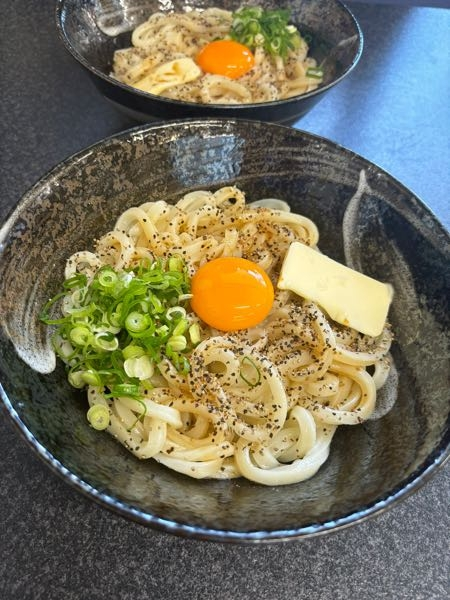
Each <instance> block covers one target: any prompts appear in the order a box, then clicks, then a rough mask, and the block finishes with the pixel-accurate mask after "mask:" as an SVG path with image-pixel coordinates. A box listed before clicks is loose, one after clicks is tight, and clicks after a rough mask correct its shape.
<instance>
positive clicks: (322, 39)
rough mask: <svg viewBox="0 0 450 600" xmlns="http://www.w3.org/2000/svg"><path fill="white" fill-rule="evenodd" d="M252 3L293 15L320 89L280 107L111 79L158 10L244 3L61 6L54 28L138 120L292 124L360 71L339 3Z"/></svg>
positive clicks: (357, 48) (198, 0)
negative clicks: (207, 99) (118, 59)
mask: <svg viewBox="0 0 450 600" xmlns="http://www.w3.org/2000/svg"><path fill="white" fill-rule="evenodd" d="M254 4H257V5H259V6H262V7H264V8H283V7H284V8H286V7H287V8H289V9H290V10H291V18H292V21H293V22H294V23H296V24H297V25H298V27H299V29H300V31H302V32H303V33H307V34H308V35H309V36H310V37H311V38H312V41H311V43H310V54H311V55H312V56H313V57H314V58H316V59H317V61H318V63H322V62H323V69H324V82H323V84H321V85H320V87H319V88H318V89H316V90H314V91H312V92H309V93H307V94H303V95H301V96H296V97H293V98H289V99H287V100H280V101H276V102H263V103H259V104H246V105H244V104H241V105H219V104H217V105H209V104H197V103H192V102H179V101H175V100H170V99H169V98H164V97H162V96H155V95H153V94H149V93H146V92H141V91H139V90H137V89H135V88H132V87H130V86H128V85H125V84H122V83H120V82H118V81H117V80H115V79H114V78H112V77H111V76H110V72H111V65H112V57H113V54H114V51H115V50H117V49H118V48H124V47H127V46H130V45H131V42H130V39H131V31H132V30H133V29H135V28H136V27H137V25H139V24H140V23H142V22H143V21H145V20H146V19H147V18H148V17H149V15H151V14H153V13H154V12H157V11H161V12H165V11H172V10H175V11H177V12H180V11H183V10H185V9H186V8H205V7H207V6H217V7H220V8H224V9H227V10H231V11H233V10H236V9H237V8H238V7H239V6H241V5H242V1H241V0H215V1H214V2H205V0H173V1H171V2H166V1H164V0H87V1H86V0H58V2H57V9H56V22H57V27H58V30H59V33H60V36H61V38H62V41H63V42H64V45H65V47H66V48H67V50H68V51H69V52H70V53H71V54H72V56H73V57H74V58H75V59H76V60H77V61H78V62H79V63H80V64H81V65H82V66H83V67H84V68H85V69H86V70H87V72H88V73H89V75H90V76H91V77H92V79H93V81H94V83H95V85H96V86H97V88H98V89H99V90H100V92H101V93H102V94H103V95H104V96H105V98H107V99H108V100H109V101H111V102H112V103H114V105H115V106H116V107H117V108H119V109H121V110H122V111H124V112H125V113H127V115H128V116H131V117H132V118H134V119H137V120H139V121H149V120H151V119H157V120H167V119H182V118H186V117H229V118H241V119H256V120H261V121H270V122H283V123H285V124H292V123H293V122H295V121H296V120H297V119H299V118H300V117H301V116H302V115H304V114H306V113H307V112H308V111H309V110H310V109H311V108H312V107H313V106H314V104H316V102H318V101H319V100H320V99H321V98H322V97H323V96H324V94H325V93H327V91H329V90H330V89H331V88H333V87H334V86H335V85H336V84H337V83H339V82H340V81H342V79H344V78H345V77H346V76H347V75H348V74H349V73H350V71H351V70H352V69H353V68H354V67H355V65H356V63H357V62H358V60H359V58H360V56H361V52H362V45H363V38H362V33H361V30H360V28H359V25H358V23H357V22H356V20H355V18H354V16H353V15H352V13H351V12H350V11H349V10H348V8H346V7H345V6H344V5H343V4H341V2H339V1H338V0H290V1H286V0H277V1H276V2H275V1H274V0H270V1H267V0H261V1H258V2H255V3H254Z"/></svg>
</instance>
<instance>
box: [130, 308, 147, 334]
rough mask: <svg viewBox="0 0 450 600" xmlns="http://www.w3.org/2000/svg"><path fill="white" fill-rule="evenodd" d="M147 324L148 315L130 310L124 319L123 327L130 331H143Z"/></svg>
mask: <svg viewBox="0 0 450 600" xmlns="http://www.w3.org/2000/svg"><path fill="white" fill-rule="evenodd" d="M149 325H150V318H149V316H148V315H143V314H142V313H138V312H132V313H130V314H129V315H128V316H127V318H126V319H125V327H126V328H127V329H128V331H129V332H132V333H141V332H142V331H145V330H146V329H147V328H148V326H149Z"/></svg>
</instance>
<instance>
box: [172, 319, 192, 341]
mask: <svg viewBox="0 0 450 600" xmlns="http://www.w3.org/2000/svg"><path fill="white" fill-rule="evenodd" d="M188 326H189V321H188V320H187V319H180V320H179V321H178V323H177V324H176V325H175V329H174V330H173V332H172V335H174V336H175V337H177V336H179V335H183V333H184V332H185V331H186V329H187V328H188Z"/></svg>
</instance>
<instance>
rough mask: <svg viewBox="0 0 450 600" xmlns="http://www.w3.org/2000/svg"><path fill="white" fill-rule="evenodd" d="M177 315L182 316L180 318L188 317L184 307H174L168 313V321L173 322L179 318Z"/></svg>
mask: <svg viewBox="0 0 450 600" xmlns="http://www.w3.org/2000/svg"><path fill="white" fill-rule="evenodd" d="M177 315H180V316H179V318H181V317H185V316H186V309H185V308H183V307H182V306H172V307H171V308H169V310H168V311H166V319H168V320H169V321H171V320H172V319H173V318H175V319H176V318H177Z"/></svg>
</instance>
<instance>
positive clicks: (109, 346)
mask: <svg viewBox="0 0 450 600" xmlns="http://www.w3.org/2000/svg"><path fill="white" fill-rule="evenodd" d="M94 340H95V345H96V346H97V348H99V349H100V350H106V351H108V352H112V351H113V350H117V348H118V347H119V340H118V339H117V338H116V336H115V335H113V334H112V333H110V332H109V331H105V332H101V333H96V334H95V336H94Z"/></svg>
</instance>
